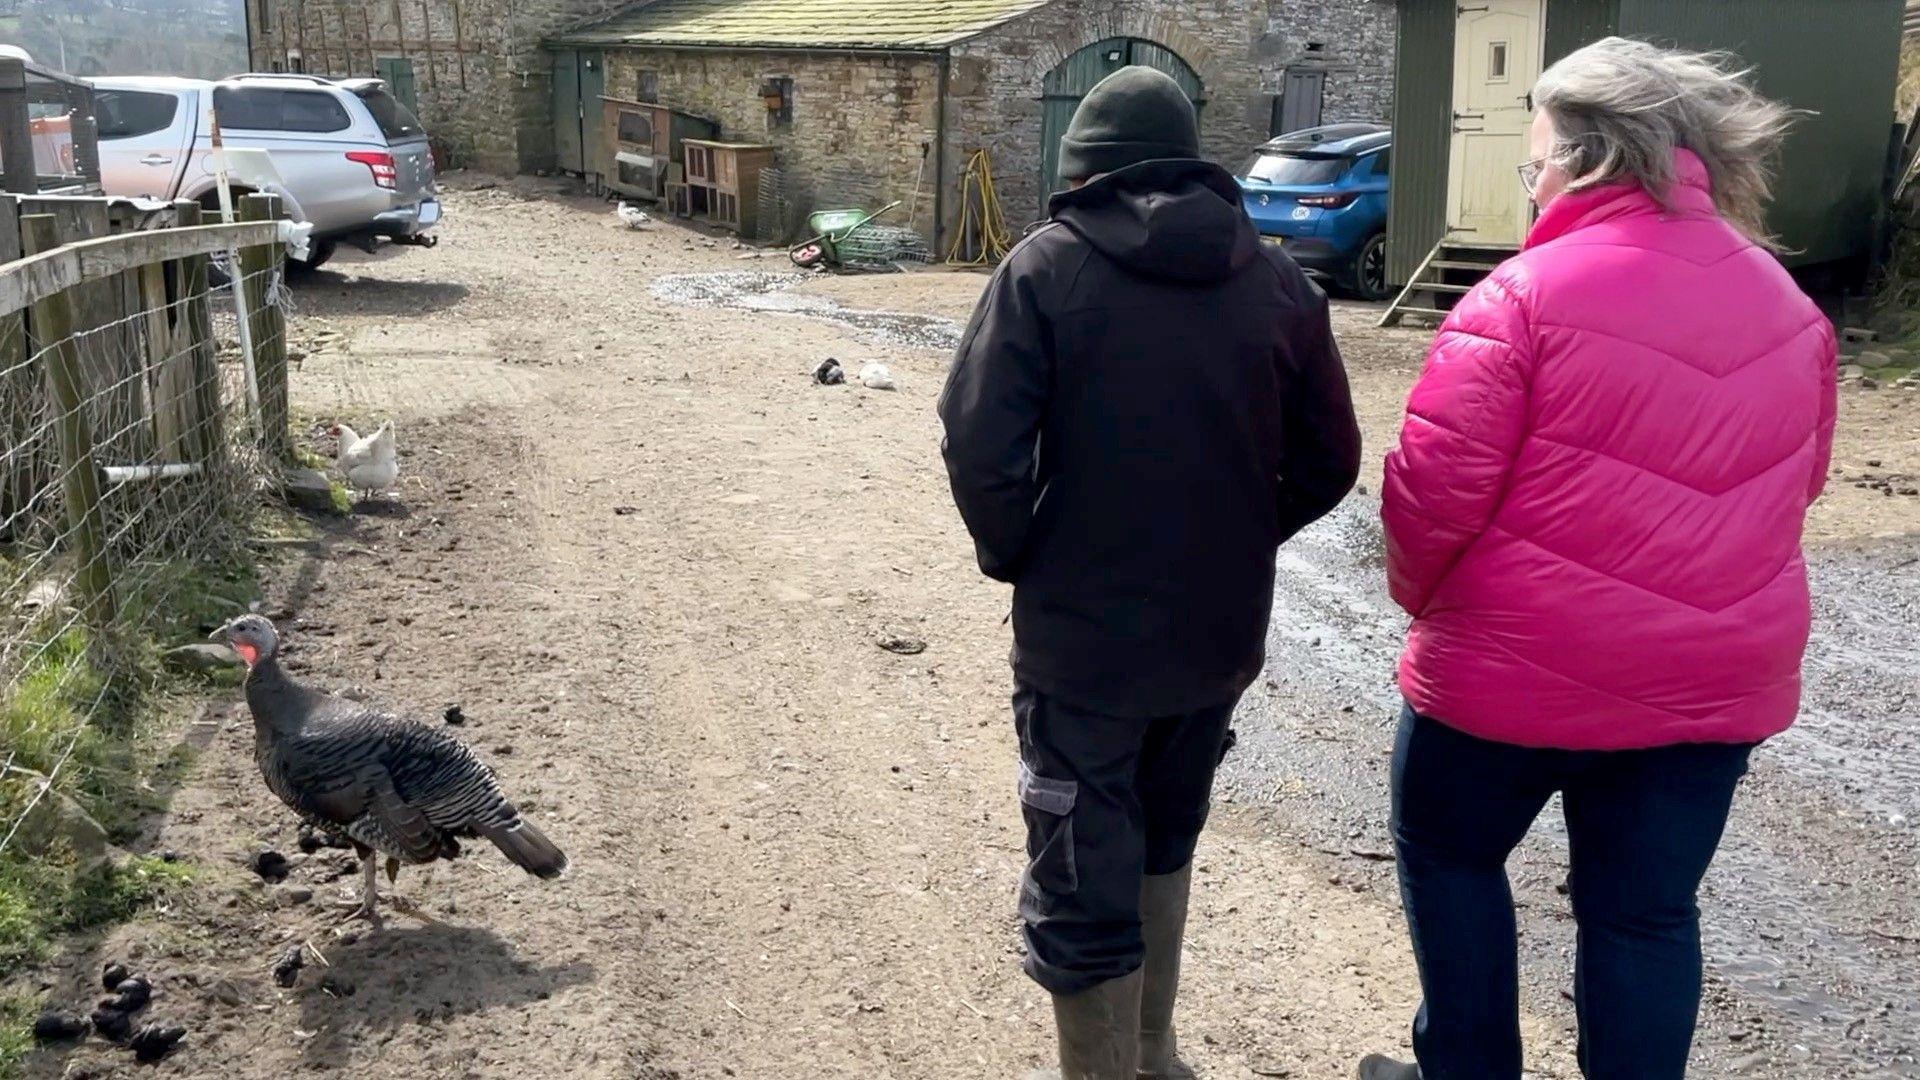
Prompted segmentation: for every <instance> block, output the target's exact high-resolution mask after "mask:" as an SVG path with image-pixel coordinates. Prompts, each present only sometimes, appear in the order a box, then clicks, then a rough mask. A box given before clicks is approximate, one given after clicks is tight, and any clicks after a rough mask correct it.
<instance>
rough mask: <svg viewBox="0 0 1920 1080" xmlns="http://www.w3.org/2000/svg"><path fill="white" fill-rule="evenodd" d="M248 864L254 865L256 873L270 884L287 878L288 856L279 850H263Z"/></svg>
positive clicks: (275, 883) (276, 883)
mask: <svg viewBox="0 0 1920 1080" xmlns="http://www.w3.org/2000/svg"><path fill="white" fill-rule="evenodd" d="M247 865H248V866H250V867H252V869H253V872H254V873H256V874H259V875H260V880H262V881H265V882H267V883H268V884H270V885H278V884H279V883H281V882H283V881H285V880H287V871H288V869H289V867H288V866H287V857H286V856H285V855H282V854H280V853H279V852H277V851H271V850H269V851H262V852H260V853H259V854H258V855H255V856H254V857H253V858H252V859H249V860H248V861H247Z"/></svg>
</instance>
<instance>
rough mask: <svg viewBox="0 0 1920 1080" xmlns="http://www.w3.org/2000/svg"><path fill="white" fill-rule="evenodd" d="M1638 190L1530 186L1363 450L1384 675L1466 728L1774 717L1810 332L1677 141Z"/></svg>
mask: <svg viewBox="0 0 1920 1080" xmlns="http://www.w3.org/2000/svg"><path fill="white" fill-rule="evenodd" d="M1678 166H1679V171H1680V177H1681V183H1680V184H1679V185H1677V186H1676V188H1675V190H1674V191H1673V192H1672V193H1671V194H1670V197H1669V203H1670V204H1671V207H1672V209H1671V210H1670V211H1663V210H1662V208H1661V207H1660V206H1659V204H1658V203H1656V202H1655V200H1654V199H1653V198H1652V196H1650V195H1649V194H1648V193H1647V192H1646V191H1645V190H1644V189H1642V188H1640V187H1638V186H1629V185H1614V186H1610V187H1606V188H1601V189H1596V190H1592V191H1587V192H1582V193H1579V194H1574V195H1566V196H1562V197H1561V198H1559V199H1557V200H1555V201H1554V202H1553V203H1551V204H1550V205H1549V206H1548V207H1547V209H1546V211H1545V212H1544V213H1543V214H1542V215H1541V218H1540V221H1539V223H1538V224H1537V225H1536V226H1535V227H1534V230H1533V233H1532V235H1531V236H1529V237H1528V239H1527V245H1526V250H1524V251H1523V252H1522V253H1521V254H1520V255H1518V256H1516V257H1515V258H1513V259H1512V260H1510V261H1509V262H1507V263H1506V265H1504V266H1502V267H1501V268H1500V269H1499V270H1498V271H1496V272H1495V273H1494V274H1493V276H1492V277H1490V278H1489V279H1488V280H1487V281H1486V282H1485V283H1483V284H1482V285H1481V286H1480V287H1479V288H1477V289H1475V290H1474V291H1473V293H1472V294H1470V295H1469V296H1467V297H1466V298H1465V299H1464V300H1463V301H1462V302H1461V303H1460V305H1459V306H1458V307H1457V308H1456V309H1455V310H1454V311H1453V313H1452V315H1451V316H1450V317H1449V318H1448V319H1447V321H1446V324H1445V325H1444V326H1443V327H1442V328H1441V330H1440V335H1439V338H1438V340H1437V341H1436V342H1435V343H1434V346H1433V352H1432V354H1431V355H1430V356H1429V358H1428V360H1427V367H1426V371H1425V373H1424V374H1423V375H1422V376H1421V378H1420V382H1419V385H1417V386H1416V387H1415V388H1414V391H1413V397H1412V400H1411V401H1410V402H1409V403H1408V406H1407V420H1406V427H1405V429H1404V431H1403V432H1402V433H1401V436H1400V447H1399V449H1398V450H1396V451H1395V452H1394V453H1393V454H1392V455H1391V456H1389V457H1388V459H1387V482H1386V491H1385V508H1384V515H1385V519H1386V532H1387V552H1388V560H1389V573H1390V576H1391V583H1392V589H1393V596H1394V599H1395V600H1397V601H1399V603H1400V604H1401V606H1403V607H1405V608H1406V609H1407V610H1408V611H1409V612H1411V613H1412V614H1413V615H1414V617H1415V618H1414V624H1413V632H1412V636H1411V639H1410V641H1409V643H1408V647H1407V652H1406V657H1405V659H1404V660H1403V661H1402V663H1401V668H1400V683H1401V688H1402V690H1403V691H1404V692H1405V694H1406V696H1407V699H1408V702H1409V703H1410V704H1411V705H1412V706H1413V707H1414V708H1415V709H1417V710H1419V711H1420V712H1421V713H1423V714H1425V715H1427V716H1430V717H1432V718H1434V719H1436V720H1439V721H1442V722H1444V723H1446V724H1448V725H1450V726H1453V727H1456V728H1459V729H1461V730H1463V731H1466V732H1468V733H1469V734H1473V735H1477V736H1479V737H1481V738H1485V739H1492V740H1496V741H1499V742H1505V743H1517V744H1520V745H1525V746H1539V747H1560V748H1566V749H1582V750H1588V749H1593V750H1599V749H1629V748H1639V747H1651V746H1665V745H1671V744H1674V743H1688V742H1756V741H1759V740H1761V739H1764V738H1767V737H1768V736H1771V735H1775V734H1778V733H1779V732H1781V731H1783V730H1785V729H1786V728H1787V727H1788V726H1789V725H1791V724H1792V723H1793V719H1794V715H1795V713H1796V712H1797V711H1798V710H1799V705H1800V663H1801V657H1802V654H1803V652H1804V651H1805V648H1806V643H1807V634H1808V627H1809V622H1810V610H1809V609H1810V604H1809V600H1808V595H1807V571H1806V563H1805V561H1804V559H1803V557H1802V554H1801V550H1800V535H1801V529H1802V526H1803V524H1804V522H1805V518H1806V512H1807V507H1808V506H1809V505H1810V504H1811V503H1812V502H1813V500H1814V499H1815V498H1817V497H1818V496H1819V494H1820V492H1821V489H1822V488H1823V487H1824V486H1825V481H1826V474H1827V467H1828V460H1829V458H1830V457H1831V454H1832V450H1833V426H1834V403H1835V374H1836V372H1835V363H1836V360H1835V352H1836V343H1835V336H1834V332H1833V327H1832V325H1831V324H1830V323H1829V322H1828V321H1827V319H1826V318H1825V317H1824V316H1823V315H1822V314H1821V313H1820V311H1819V310H1818V309H1817V308H1816V307H1815V306H1814V305H1813V303H1812V302H1811V301H1810V300H1808V299H1807V297H1806V296H1805V295H1803V294H1802V293H1801V292H1800V290H1799V289H1798V288H1796V287H1795V285H1794V283H1793V281H1792V280H1791V279H1789V278H1788V276H1787V273H1786V271H1785V270H1783V269H1782V268H1781V267H1780V264H1779V263H1778V262H1776V261H1775V260H1774V258H1773V257H1772V256H1771V255H1769V254H1768V253H1767V252H1766V251H1764V250H1762V249H1761V248H1759V247H1757V246H1755V245H1754V244H1752V243H1750V242H1749V241H1748V240H1747V239H1745V238H1744V237H1743V236H1742V235H1741V234H1740V233H1739V232H1738V231H1737V230H1735V229H1734V228H1733V227H1732V226H1731V225H1729V224H1728V223H1727V222H1726V221H1725V220H1723V219H1722V218H1720V217H1719V216H1718V215H1717V214H1716V213H1715V211H1714V205H1713V198H1712V195H1711V194H1710V190H1711V189H1710V187H1709V184H1708V178H1707V170H1706V167H1705V166H1704V165H1703V164H1702V163H1701V161H1700V159H1699V158H1697V157H1695V156H1694V155H1693V154H1692V153H1690V152H1688V151H1684V150H1683V151H1680V152H1679V154H1678Z"/></svg>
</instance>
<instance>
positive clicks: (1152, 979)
mask: <svg viewBox="0 0 1920 1080" xmlns="http://www.w3.org/2000/svg"><path fill="white" fill-rule="evenodd" d="M1192 889H1193V864H1192V863H1188V864H1187V865H1186V866H1185V867H1183V868H1181V869H1179V870H1176V871H1174V872H1173V873H1171V874H1151V875H1148V876H1147V877H1145V878H1143V879H1142V880H1141V882H1140V936H1141V937H1143V938H1145V939H1146V945H1147V958H1146V962H1145V963H1144V964H1142V965H1141V968H1140V970H1141V971H1142V972H1144V973H1145V975H1146V980H1145V984H1144V985H1143V986H1142V988H1141V992H1140V1055H1139V1058H1138V1060H1137V1062H1136V1068H1137V1070H1138V1075H1139V1076H1140V1077H1142V1078H1143V1080H1144V1078H1148V1077H1151V1078H1152V1080H1193V1070H1192V1069H1189V1068H1187V1066H1186V1065H1185V1064H1184V1063H1182V1062H1181V1060H1180V1044H1179V1040H1178V1039H1177V1038H1176V1037H1175V1036H1174V1033H1173V1002H1174V998H1175V997H1176V996H1177V995H1178V994H1179V992H1180V944H1181V942H1182V941H1183V940H1184V939H1185V938H1186V934H1187V897H1188V896H1189V895H1190V893H1191V892H1192Z"/></svg>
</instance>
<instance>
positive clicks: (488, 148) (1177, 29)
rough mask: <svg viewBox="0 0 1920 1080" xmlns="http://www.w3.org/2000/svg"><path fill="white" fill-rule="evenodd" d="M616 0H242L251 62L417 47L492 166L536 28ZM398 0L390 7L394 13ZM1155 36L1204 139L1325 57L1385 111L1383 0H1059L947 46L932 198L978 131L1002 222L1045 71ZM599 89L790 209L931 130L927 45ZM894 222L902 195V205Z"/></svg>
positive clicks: (923, 224)
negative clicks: (1180, 71)
mask: <svg viewBox="0 0 1920 1080" xmlns="http://www.w3.org/2000/svg"><path fill="white" fill-rule="evenodd" d="M619 6H621V4H620V0H304V2H302V0H249V4H248V13H249V17H250V18H252V19H253V20H254V28H255V29H254V43H255V44H254V67H256V68H258V69H261V70H267V69H269V68H270V67H271V65H272V64H274V63H276V62H277V63H279V64H281V65H282V66H283V67H284V66H286V65H287V63H288V61H289V59H290V58H291V57H292V56H294V55H296V53H295V50H298V53H297V55H299V56H300V57H301V59H302V61H303V62H304V66H305V69H306V70H307V71H311V72H316V73H321V74H333V75H371V74H375V64H374V60H375V58H376V57H378V56H406V57H410V58H411V59H412V60H413V63H414V70H415V76H414V81H415V87H416V93H417V95H418V98H419V102H420V113H421V119H422V120H423V121H424V122H425V123H426V125H427V128H428V130H429V131H431V132H432V133H433V134H434V135H435V137H436V139H437V140H438V141H439V143H440V144H441V146H442V148H443V150H444V151H445V152H446V153H447V154H448V156H449V157H450V158H451V164H455V165H462V164H464V165H473V166H476V167H479V168H485V169H492V170H499V171H515V170H517V171H535V170H540V169H547V168H551V167H553V165H554V157H555V155H554V146H553V121H552V115H551V112H552V106H551V92H552V85H551V83H552V60H551V58H550V57H549V56H547V55H546V54H545V53H543V52H542V51H541V50H540V49H539V42H540V40H541V39H542V38H543V37H545V36H547V35H551V34H553V33H555V32H557V31H559V30H562V29H564V28H566V27H568V26H571V25H574V24H576V23H578V22H580V21H582V20H585V19H588V18H591V17H594V16H596V15H600V14H604V13H606V12H608V11H611V10H613V9H615V8H617V7H619ZM396 16H397V18H396ZM1110 37H1136V38H1144V39H1146V40H1149V41H1154V42H1158V43H1159V44H1161V45H1164V46H1166V47H1168V48H1170V49H1172V50H1173V51H1174V52H1176V53H1178V54H1179V55H1180V56H1181V57H1182V58H1183V59H1184V60H1185V61H1186V62H1187V63H1188V64H1189V65H1190V66H1192V67H1193V68H1194V70H1195V71H1196V72H1197V73H1198V74H1199V76H1200V79H1201V81H1202V84H1203V85H1204V87H1205V93H1206V99H1207V100H1206V105H1205V109H1204V111H1203V113H1202V118H1201V136H1202V141H1203V149H1204V151H1205V153H1206V154H1207V155H1208V156H1210V157H1212V158H1214V159H1215V160H1218V161H1220V162H1222V163H1223V164H1226V165H1228V166H1230V167H1231V166H1234V165H1237V164H1238V163H1239V162H1240V161H1241V160H1243V159H1244V158H1245V157H1246V155H1247V154H1248V153H1249V151H1250V150H1251V149H1252V147H1253V146H1255V145H1256V144H1258V143H1259V142H1260V141H1262V140H1263V139H1265V138H1266V137H1267V135H1268V134H1269V127H1270V123H1271V117H1272V114H1273V99H1274V96H1275V95H1276V94H1278V93H1279V92H1280V90H1281V88H1282V87H1283V86H1284V85H1285V78H1286V72H1287V70H1288V69H1289V68H1314V69H1319V70H1323V71H1325V72H1326V73H1327V80H1326V89H1325V105H1324V110H1323V115H1324V117H1325V118H1326V119H1327V120H1329V121H1332V120H1352V119H1361V120H1385V119H1386V118H1387V117H1388V115H1389V114H1390V113H1391V111H1392V98H1393V48H1394V0H1056V2H1054V3H1052V4H1049V5H1048V6H1046V7H1044V8H1041V9H1038V10H1036V11H1034V12H1032V13H1030V14H1028V15H1024V16H1022V17H1020V18H1018V19H1015V20H1013V21H1011V22H1009V23H1007V24H1006V25H1004V26H1001V27H999V28H997V29H995V30H992V31H990V32H988V33H986V34H983V35H981V36H979V37H977V38H974V39H972V40H970V41H967V42H964V43H962V44H960V45H958V46H956V47H955V48H954V49H953V50H952V59H951V73H950V77H949V85H950V93H949V99H948V108H947V115H946V122H947V129H948V138H947V154H946V165H947V175H946V177H945V180H946V191H947V198H946V199H945V211H946V215H947V219H948V222H949V223H951V222H952V221H953V220H954V219H955V216H956V215H957V213H958V211H959V207H958V205H957V203H958V199H957V197H956V195H955V193H956V191H957V188H958V178H959V175H960V172H961V170H962V169H963V168H964V166H965V164H966V162H967V159H968V158H969V157H970V156H971V155H972V154H973V152H974V151H975V150H979V149H983V148H984V149H986V150H988V151H990V152H991V153H992V155H993V164H994V171H995V180H996V184H997V186H998V189H999V192H1000V196H1001V203H1002V205H1003V207H1004V209H1005V211H1006V214H1007V218H1008V225H1009V227H1010V228H1012V229H1013V230H1015V231H1016V232H1017V231H1018V230H1019V228H1020V227H1021V226H1023V225H1024V224H1026V223H1027V222H1028V221H1030V220H1032V219H1033V218H1034V217H1036V216H1038V214H1039V212H1040V209H1041V202H1042V200H1041V193H1040V190H1039V189H1040V186H1041V184H1040V162H1041V153H1040V140H1041V110H1040V100H1039V99H1040V94H1041V86H1042V83H1043V81H1044V79H1045V78H1046V75H1047V73H1048V72H1049V71H1051V70H1053V68H1055V67H1056V66H1058V65H1059V64H1060V62H1061V61H1062V60H1064V59H1065V58H1066V57H1068V56H1069V55H1071V54H1072V53H1073V52H1075V51H1076V50H1078V49H1079V48H1081V47H1082V46H1085V45H1089V44H1092V43H1094V42H1097V41H1101V40H1103V39H1106V38H1110ZM606 62H607V71H606V86H607V93H609V94H613V95H616V96H625V97H631V96H635V94H636V93H637V90H638V85H639V83H638V80H639V73H640V72H641V71H650V72H653V73H655V74H656V75H657V77H658V86H659V98H660V100H661V101H662V102H664V103H666V104H668V105H673V106H676V107H679V108H683V109H685V110H687V111H689V112H693V113H697V114H699V115H702V116H706V117H708V118H710V119H713V120H717V121H718V122H719V123H720V124H721V127H722V130H723V131H724V133H725V137H727V138H729V139H739V140H743V141H755V142H769V143H772V144H773V145H775V146H777V147H779V148H780V151H781V154H780V158H781V168H782V170H783V173H784V182H785V187H786V190H787V192H788V196H789V200H790V202H791V203H792V204H793V206H794V208H795V210H796V212H804V211H805V210H807V209H810V208H814V207H816V206H824V205H828V204H831V205H836V206H837V205H847V206H866V207H878V206H881V205H884V204H885V203H887V202H891V201H893V200H894V199H900V200H902V201H903V202H912V200H913V196H914V189H915V185H916V177H917V176H918V175H919V171H920V169H921V164H922V159H921V153H922V146H923V145H930V144H931V143H932V142H933V141H934V139H935V137H936V132H937V130H938V127H939V125H938V101H939V85H940V76H939V67H940V65H939V62H938V61H937V60H936V59H934V58H933V57H928V56H914V55H887V54H878V53H861V52H830V51H819V52H801V51H770V50H723V49H714V50H700V49H658V48H631V49H610V50H608V51H607V53H606ZM776 76H784V77H788V78H791V79H793V86H794V91H793V98H794V109H793V120H792V123H791V125H790V126H786V127H771V128H770V126H769V120H768V114H767V109H766V107H765V104H764V102H763V100H762V98H761V95H760V88H761V85H762V84H763V82H764V81H765V80H767V79H768V78H771V77H776ZM938 158H939V155H938V152H937V150H936V151H930V152H929V153H928V155H927V158H926V163H925V164H926V175H925V180H924V182H923V184H922V193H921V197H920V200H919V210H918V213H917V215H916V221H915V224H916V225H917V226H919V227H920V228H921V229H922V230H923V231H925V232H927V233H929V234H931V232H932V230H933V225H934V222H933V214H934V206H935V203H936V197H935V194H934V192H935V186H936V178H935V176H934V169H935V167H936V164H937V162H938ZM894 220H896V221H904V220H905V217H904V214H903V215H902V216H901V217H898V218H895V219H894Z"/></svg>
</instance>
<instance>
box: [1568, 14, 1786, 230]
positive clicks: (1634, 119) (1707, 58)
mask: <svg viewBox="0 0 1920 1080" xmlns="http://www.w3.org/2000/svg"><path fill="white" fill-rule="evenodd" d="M1752 74H1753V73H1752V71H1751V70H1750V69H1743V68H1741V67H1739V66H1738V61H1737V59H1736V58H1735V57H1734V56H1732V54H1729V53H1701V52H1686V51H1682V50H1675V49H1663V48H1661V47H1659V46H1657V45H1653V44H1649V43H1648V42H1644V41H1634V40H1631V39H1628V38H1620V37H1610V38H1605V39H1603V40H1601V41H1597V42H1595V43H1593V44H1592V45H1588V46H1587V47H1585V48H1583V49H1580V50H1578V51H1577V52H1573V53H1570V54H1568V55H1567V57H1566V58H1565V59H1562V60H1561V61H1560V62H1559V63H1557V64H1555V65H1553V66H1552V67H1551V68H1549V69H1547V72H1546V74H1544V75H1542V76H1541V77H1540V82H1539V83H1538V84H1537V85H1536V86H1535V88H1534V101H1535V103H1536V104H1537V105H1538V106H1539V107H1540V108H1543V109H1545V110H1546V111H1547V114H1548V115H1549V116H1551V117H1552V119H1553V126H1554V131H1555V136H1556V137H1555V139H1554V145H1553V149H1552V151H1551V152H1550V153H1549V157H1548V160H1550V161H1551V162H1552V163H1554V164H1556V165H1558V166H1560V167H1561V169H1563V170H1564V171H1565V172H1566V173H1567V175H1568V176H1571V177H1573V178H1574V179H1573V182H1572V183H1571V184H1569V185H1568V187H1567V190H1568V191H1584V190H1586V189H1588V188H1593V187H1598V186H1600V185H1602V184H1610V183H1615V182H1619V181H1638V182H1639V183H1640V184H1641V186H1643V187H1645V188H1646V189H1647V191H1648V192H1650V193H1651V194H1652V195H1653V196H1654V198H1656V199H1659V200H1660V201H1661V202H1663V203H1664V202H1666V201H1667V198H1668V195H1669V192H1670V191H1671V189H1672V187H1673V184H1674V181H1675V175H1674V164H1673V151H1674V148H1675V147H1682V148H1685V149H1687V150H1691V151H1693V152H1694V153H1695V154H1698V155H1699V156H1700V160H1701V161H1703V162H1705V163H1706V166H1707V174H1708V176H1709V177H1711V179H1712V182H1713V198H1714V202H1715V204H1716V205H1717V206H1718V208H1719V210H1720V213H1721V214H1722V216H1724V217H1726V219H1727V220H1728V221H1731V222H1732V223H1733V224H1734V225H1735V226H1736V227H1738V228H1739V229H1740V230H1741V231H1742V232H1744V233H1746V234H1747V236H1749V237H1751V238H1752V239H1753V240H1754V241H1755V242H1756V243H1760V244H1763V245H1766V246H1767V247H1770V248H1772V247H1776V246H1777V245H1775V244H1774V242H1773V239H1772V237H1771V236H1770V234H1769V233H1768V231H1767V225H1766V213H1767V204H1768V203H1769V201H1771V199H1772V194H1773V177H1774V167H1775V162H1776V160H1777V159H1778V157H1779V151H1780V145H1781V143H1782V142H1783V141H1784V140H1785V138H1786V134H1787V130H1788V128H1789V127H1790V126H1791V125H1792V123H1793V120H1794V118H1795V113H1794V111H1793V110H1791V109H1789V108H1787V107H1786V106H1784V105H1781V104H1780V103H1779V102H1776V101H1773V100H1771V99H1769V98H1767V97H1765V96H1763V95H1761V93H1760V92H1759V91H1758V90H1756V89H1755V88H1754V86H1753V80H1752Z"/></svg>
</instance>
